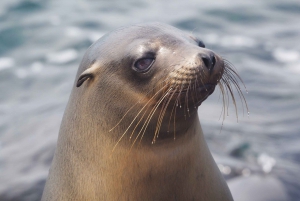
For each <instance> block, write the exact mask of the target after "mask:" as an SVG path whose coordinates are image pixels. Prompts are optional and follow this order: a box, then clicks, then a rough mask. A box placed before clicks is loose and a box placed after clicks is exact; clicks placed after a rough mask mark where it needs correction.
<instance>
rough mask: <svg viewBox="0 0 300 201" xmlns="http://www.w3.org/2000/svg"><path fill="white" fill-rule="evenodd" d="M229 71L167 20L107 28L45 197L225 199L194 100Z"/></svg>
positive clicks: (68, 117)
mask: <svg viewBox="0 0 300 201" xmlns="http://www.w3.org/2000/svg"><path fill="white" fill-rule="evenodd" d="M235 75H236V76H235ZM235 77H238V75H237V74H236V73H235V71H234V70H233V69H232V68H231V67H230V65H229V64H228V62H226V60H224V59H223V58H222V57H220V56H219V55H218V54H216V53H215V52H213V51H212V50H209V49H207V48H205V45H204V43H203V42H202V41H201V40H200V39H197V38H195V37H194V36H191V35H189V34H186V33H184V32H183V31H181V30H179V29H176V28H174V27H172V26H169V25H166V24H162V23H147V24H138V25H133V26H129V27H124V28H120V29H118V30H116V31H113V32H111V33H108V34H106V35H105V36H103V37H102V38H100V39H99V40H98V41H97V42H95V43H94V44H93V45H92V46H91V47H89V49H88V50H87V52H86V54H85V55H84V58H83V60H82V62H81V64H80V66H79V69H78V73H77V76H76V80H75V83H74V87H73V89H72V93H71V96H70V99H69V102H68V105H67V108H66V110H65V114H64V117H63V120H62V124H61V128H60V133H59V138H58V143H57V149H56V152H55V156H54V159H53V162H52V166H51V169H50V173H49V177H48V180H47V183H46V186H45V190H44V193H43V200H76V199H79V200H232V197H231V194H230V191H229V189H228V187H227V185H226V182H225V181H224V179H223V177H222V175H221V173H220V171H219V170H218V168H217V166H216V164H215V162H214V160H213V158H212V156H211V154H210V152H209V149H208V147H207V145H206V142H205V140H204V137H203V133H202V129H201V125H200V122H199V119H198V115H197V108H198V107H199V106H200V105H201V103H202V102H203V101H204V100H205V99H207V97H208V96H209V95H210V94H212V93H213V91H214V90H215V87H216V86H217V85H218V86H219V87H220V89H221V92H222V94H223V95H224V94H225V95H226V93H225V91H226V90H227V93H228V91H229V92H230V93H232V86H231V85H230V82H232V83H233V86H236V85H237V84H236V83H237V80H236V78H235ZM238 78H239V77H238ZM237 88H238V90H239V87H238V85H237ZM239 91H240V90H239ZM225 99H226V97H225ZM225 99H224V98H223V100H225ZM226 100H227V99H226ZM226 100H225V101H226Z"/></svg>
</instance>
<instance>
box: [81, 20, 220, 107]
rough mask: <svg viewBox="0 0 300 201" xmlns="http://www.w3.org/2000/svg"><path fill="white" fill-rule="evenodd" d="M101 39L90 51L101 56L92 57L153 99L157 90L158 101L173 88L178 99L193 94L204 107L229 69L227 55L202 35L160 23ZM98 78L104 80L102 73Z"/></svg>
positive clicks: (195, 104)
mask: <svg viewBox="0 0 300 201" xmlns="http://www.w3.org/2000/svg"><path fill="white" fill-rule="evenodd" d="M106 41H109V42H106ZM97 43H99V44H97ZM97 43H96V44H94V45H93V46H92V47H91V48H90V51H92V52H99V55H96V54H95V53H94V54H93V55H92V56H94V57H95V58H89V60H91V61H93V63H100V64H98V65H99V68H106V69H104V70H105V71H111V73H110V74H111V76H113V74H114V76H116V75H117V76H118V78H116V80H119V81H120V80H122V81H123V82H126V85H128V84H129V85H131V88H132V89H133V91H135V92H137V93H139V94H140V93H143V94H144V95H145V96H146V97H148V98H150V97H152V96H153V95H154V94H156V96H157V97H156V98H154V99H155V100H156V101H157V100H158V99H159V98H160V97H161V96H162V94H164V93H165V92H166V91H169V92H168V93H169V95H170V96H169V97H171V96H172V100H174V101H176V102H178V103H179V100H180V99H184V98H185V97H186V96H187V95H186V94H188V96H189V98H187V99H190V101H189V102H191V103H192V105H193V107H198V106H199V105H201V103H202V102H203V101H204V100H205V99H206V98H207V97H208V96H209V95H210V94H211V93H212V92H213V91H214V89H215V86H216V84H218V82H219V80H220V78H221V77H222V74H223V71H224V62H223V59H222V58H221V57H220V56H218V55H217V54H215V53H214V52H213V51H211V50H209V49H206V48H205V45H204V44H203V42H202V41H201V40H199V39H196V38H195V37H194V36H191V35H189V34H186V33H184V32H182V31H180V30H178V29H176V28H174V27H171V26H169V25H164V24H160V23H151V24H146V25H136V26H132V27H129V28H125V29H120V30H117V31H115V32H112V33H110V34H109V35H107V36H105V37H104V38H103V39H102V40H100V41H98V42H97ZM109 46H110V47H109ZM112 46H113V47H112ZM96 49H97V50H96ZM101 49H108V50H109V51H106V52H103V51H102V50H101ZM101 63H102V64H103V63H105V65H101ZM88 70H89V69H88ZM105 76H106V77H107V76H108V75H107V73H106V75H105ZM93 77H94V78H95V79H103V78H101V74H100V76H98V78H97V77H96V76H93ZM79 80H80V79H79ZM81 84H82V83H80V84H79V85H81ZM112 84H116V83H112ZM115 87H116V86H115ZM115 87H112V88H115ZM119 87H121V85H120V86H119ZM162 88H163V89H162ZM158 91H160V92H161V93H160V92H159V93H158ZM124 92H125V93H126V91H124ZM127 92H128V91H127ZM139 96H140V95H139ZM140 98H142V97H140ZM192 99H193V100H192ZM182 101H184V100H181V101H180V102H181V103H182ZM184 102H185V101H184ZM184 102H183V103H184ZM183 103H182V104H183Z"/></svg>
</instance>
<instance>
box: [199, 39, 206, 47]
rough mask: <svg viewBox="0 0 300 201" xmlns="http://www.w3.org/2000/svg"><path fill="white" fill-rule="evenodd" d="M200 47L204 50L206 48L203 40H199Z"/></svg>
mask: <svg viewBox="0 0 300 201" xmlns="http://www.w3.org/2000/svg"><path fill="white" fill-rule="evenodd" d="M198 46H199V47H202V48H205V44H204V43H203V41H202V40H199V41H198Z"/></svg>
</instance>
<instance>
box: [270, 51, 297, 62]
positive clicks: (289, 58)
mask: <svg viewBox="0 0 300 201" xmlns="http://www.w3.org/2000/svg"><path fill="white" fill-rule="evenodd" d="M272 55H273V57H274V58H275V59H276V60H277V61H279V62H282V63H294V62H297V61H299V60H300V53H299V52H298V51H295V50H288V49H284V48H280V47H279V48H275V49H274V51H273V52H272Z"/></svg>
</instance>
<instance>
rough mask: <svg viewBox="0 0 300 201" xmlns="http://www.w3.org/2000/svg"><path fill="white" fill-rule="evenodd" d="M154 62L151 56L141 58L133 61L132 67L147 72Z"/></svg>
mask: <svg viewBox="0 0 300 201" xmlns="http://www.w3.org/2000/svg"><path fill="white" fill-rule="evenodd" d="M153 62H154V59H153V58H143V59H139V60H137V61H136V62H135V64H134V68H135V70H136V71H137V72H140V73H144V72H147V71H148V70H149V69H150V67H151V66H152V64H153Z"/></svg>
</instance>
